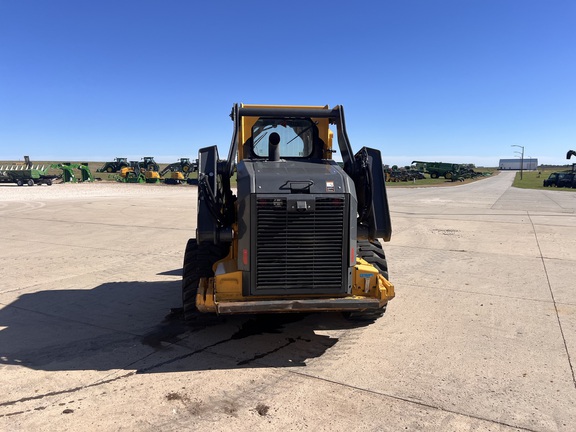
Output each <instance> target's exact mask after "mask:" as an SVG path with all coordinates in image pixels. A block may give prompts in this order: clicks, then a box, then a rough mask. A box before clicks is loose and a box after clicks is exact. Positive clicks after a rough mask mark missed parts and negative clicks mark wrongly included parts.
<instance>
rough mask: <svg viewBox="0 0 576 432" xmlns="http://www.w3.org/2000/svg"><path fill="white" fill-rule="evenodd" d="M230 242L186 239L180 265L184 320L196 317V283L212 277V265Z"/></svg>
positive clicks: (225, 253)
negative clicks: (203, 278) (214, 242)
mask: <svg viewBox="0 0 576 432" xmlns="http://www.w3.org/2000/svg"><path fill="white" fill-rule="evenodd" d="M229 248H230V244H229V243H226V244H222V245H214V244H211V243H201V244H198V243H197V242H196V239H190V240H188V243H187V244H186V251H185V252H184V264H183V267H182V307H183V312H184V320H185V321H191V320H193V319H195V318H196V316H197V313H198V309H197V308H196V294H197V293H198V283H199V282H200V278H202V277H212V276H214V272H213V271H212V265H213V264H214V263H215V262H216V261H218V260H220V259H222V258H224V257H225V256H226V255H227V254H228V250H229Z"/></svg>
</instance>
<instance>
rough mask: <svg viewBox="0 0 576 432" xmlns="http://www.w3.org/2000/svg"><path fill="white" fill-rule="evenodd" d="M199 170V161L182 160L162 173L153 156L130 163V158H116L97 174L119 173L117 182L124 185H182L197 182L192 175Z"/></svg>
mask: <svg viewBox="0 0 576 432" xmlns="http://www.w3.org/2000/svg"><path fill="white" fill-rule="evenodd" d="M197 170H198V161H197V160H196V161H194V162H191V161H190V159H189V158H180V159H179V160H178V161H177V162H174V163H171V164H169V165H168V166H166V167H165V168H164V169H163V170H162V171H160V166H159V165H158V164H157V163H156V161H155V160H154V157H152V156H145V157H143V158H142V160H140V161H128V158H115V159H114V160H113V161H112V162H106V163H105V164H104V166H103V167H102V168H100V169H98V170H97V172H105V173H109V174H112V173H117V176H116V180H118V181H120V182H124V183H160V182H162V181H163V182H164V183H166V184H180V183H188V184H191V183H193V182H195V179H193V178H191V177H190V174H191V173H193V172H195V171H197Z"/></svg>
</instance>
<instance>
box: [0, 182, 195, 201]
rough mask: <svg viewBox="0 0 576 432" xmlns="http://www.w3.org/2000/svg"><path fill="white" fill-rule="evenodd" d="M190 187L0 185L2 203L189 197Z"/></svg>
mask: <svg viewBox="0 0 576 432" xmlns="http://www.w3.org/2000/svg"><path fill="white" fill-rule="evenodd" d="M194 189H196V186H190V185H165V184H138V183H120V182H95V183H55V184H53V185H52V186H46V185H41V186H38V185H36V186H32V187H30V186H17V185H15V184H11V183H4V184H0V201H43V200H58V199H69V198H97V197H107V198H108V197H122V196H139V195H142V196H144V195H145V196H150V195H159V196H174V195H186V193H187V192H190V191H192V190H194Z"/></svg>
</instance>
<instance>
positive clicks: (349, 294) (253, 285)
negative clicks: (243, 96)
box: [182, 104, 394, 320]
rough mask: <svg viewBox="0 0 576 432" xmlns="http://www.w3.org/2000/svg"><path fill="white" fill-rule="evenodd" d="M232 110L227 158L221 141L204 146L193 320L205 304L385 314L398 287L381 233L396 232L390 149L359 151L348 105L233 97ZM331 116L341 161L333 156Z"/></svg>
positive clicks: (189, 299)
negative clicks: (387, 165) (389, 188)
mask: <svg viewBox="0 0 576 432" xmlns="http://www.w3.org/2000/svg"><path fill="white" fill-rule="evenodd" d="M230 116H231V118H232V120H233V122H234V129H233V136H232V143H231V146H230V150H229V153H228V158H227V159H225V160H220V159H219V156H218V150H217V147H216V146H212V147H206V148H202V149H200V151H199V163H198V165H199V167H198V214H197V217H198V220H197V229H196V237H195V238H191V239H190V240H189V241H188V244H187V246H186V251H185V256H184V265H183V281H182V297H183V310H184V316H185V318H186V320H192V319H194V318H195V317H196V316H197V313H198V312H212V313H217V314H239V313H283V312H311V311H342V312H347V313H360V314H367V315H370V316H376V317H377V316H380V315H381V314H383V313H384V311H385V309H386V305H387V303H388V301H389V300H390V299H392V298H393V297H394V286H393V285H392V284H391V283H390V282H389V281H388V267H387V263H386V258H385V255H384V252H383V250H382V246H381V244H380V242H379V241H378V239H383V240H384V241H389V240H390V236H391V233H392V229H391V223H390V213H389V210H388V201H387V198H386V190H385V182H384V173H383V169H382V160H381V156H380V152H379V151H378V150H375V149H371V148H366V147H364V148H362V149H361V150H360V151H359V152H358V153H356V154H353V153H352V149H351V147H350V143H349V141H348V135H347V133H346V126H345V122H344V109H343V107H342V106H336V107H334V108H329V107H328V106H269V105H244V104H235V105H234V106H233V108H232V113H231V115H230ZM331 125H333V128H334V127H335V129H336V138H337V143H338V147H339V150H340V154H341V157H342V161H343V164H342V165H343V168H341V167H340V165H339V164H338V163H336V162H335V161H333V160H332V154H333V152H334V151H333V149H332V144H333V137H334V132H333V131H332V129H331V128H330V126H331ZM234 173H236V176H237V188H236V191H234V190H232V188H231V184H230V183H231V179H232V178H233V175H234Z"/></svg>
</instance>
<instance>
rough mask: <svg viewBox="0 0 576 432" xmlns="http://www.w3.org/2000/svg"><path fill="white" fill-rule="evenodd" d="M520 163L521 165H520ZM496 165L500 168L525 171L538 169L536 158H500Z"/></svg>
mask: <svg viewBox="0 0 576 432" xmlns="http://www.w3.org/2000/svg"><path fill="white" fill-rule="evenodd" d="M521 165H522V166H521ZM498 167H499V168H500V169H501V170H519V169H525V170H526V171H535V170H537V169H538V159H536V158H531V159H524V161H522V159H519V158H516V159H500V163H499V164H498Z"/></svg>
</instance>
